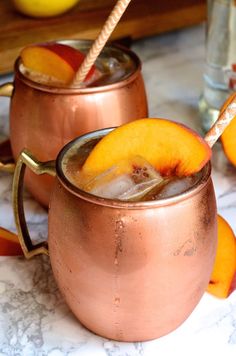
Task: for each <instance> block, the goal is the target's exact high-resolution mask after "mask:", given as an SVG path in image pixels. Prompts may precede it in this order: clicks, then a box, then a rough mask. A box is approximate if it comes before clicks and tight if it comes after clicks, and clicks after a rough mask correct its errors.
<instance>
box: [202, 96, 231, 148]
mask: <svg viewBox="0 0 236 356" xmlns="http://www.w3.org/2000/svg"><path fill="white" fill-rule="evenodd" d="M234 117H236V93H233V94H232V95H231V96H230V97H229V98H228V100H227V101H226V102H225V104H224V105H223V107H222V109H221V111H220V114H219V117H218V119H217V120H216V122H215V123H214V125H213V126H212V127H211V128H210V130H209V131H208V132H207V134H206V136H205V141H206V142H207V143H208V145H209V146H210V147H212V146H213V145H214V143H215V142H216V141H217V140H218V138H219V137H220V136H221V135H222V133H223V132H224V130H225V129H226V127H227V126H228V125H229V123H230V122H231V121H232V120H233V118H234Z"/></svg>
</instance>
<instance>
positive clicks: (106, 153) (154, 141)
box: [81, 118, 211, 177]
mask: <svg viewBox="0 0 236 356" xmlns="http://www.w3.org/2000/svg"><path fill="white" fill-rule="evenodd" d="M133 156H141V157H143V158H144V159H145V160H146V161H147V162H149V163H150V164H151V165H152V166H153V167H154V168H155V169H156V170H157V171H158V172H159V173H160V174H161V175H162V176H178V177H183V176H188V175H192V174H194V173H196V172H198V171H200V170H201V168H202V167H203V166H204V165H205V164H206V163H207V162H208V161H209V159H210V158H211V149H210V147H209V146H208V145H207V143H206V142H205V140H204V139H203V138H202V137H201V136H200V135H198V134H197V133H196V132H194V131H193V130H191V129H189V128H187V127H185V126H184V125H182V124H179V123H176V122H173V121H170V120H167V119H159V118H149V119H139V120H135V121H132V122H130V123H128V124H124V125H122V126H120V127H118V128H116V129H114V130H113V131H111V132H110V133H109V134H108V135H106V136H105V137H103V138H102V139H101V140H100V141H99V142H98V143H97V145H96V146H95V147H94V148H93V150H92V151H91V152H90V154H89V156H88V158H87V159H86V161H85V163H84V165H83V167H82V170H81V174H82V175H84V176H86V175H88V176H89V175H90V176H93V175H94V176H96V175H98V174H101V173H102V172H103V171H106V170H107V169H109V168H110V167H112V166H113V165H115V164H117V163H118V162H119V161H120V160H129V159H130V158H131V157H133Z"/></svg>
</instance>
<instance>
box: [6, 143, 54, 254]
mask: <svg viewBox="0 0 236 356" xmlns="http://www.w3.org/2000/svg"><path fill="white" fill-rule="evenodd" d="M26 166H27V167H28V168H30V169H31V170H32V171H33V172H34V173H35V174H37V175H41V174H45V173H46V174H49V175H51V176H53V177H55V175H56V170H55V161H47V162H40V161H38V160H37V159H36V158H34V157H33V156H32V154H31V153H30V152H29V151H28V150H26V149H24V150H23V151H22V152H21V153H20V155H19V158H18V159H17V162H16V166H15V171H14V177H13V189H12V190H13V199H12V201H13V210H14V217H15V223H16V227H17V231H18V236H19V241H20V244H21V248H22V250H23V253H24V255H25V257H26V258H27V259H29V258H31V257H33V256H36V255H40V254H45V255H49V252H48V244H47V241H44V242H40V243H38V244H36V245H34V244H33V243H32V240H31V237H30V234H29V230H28V227H27V223H26V220H25V212H24V205H23V183H24V175H25V168H26Z"/></svg>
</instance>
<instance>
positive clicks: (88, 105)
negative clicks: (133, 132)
mask: <svg viewBox="0 0 236 356" xmlns="http://www.w3.org/2000/svg"><path fill="white" fill-rule="evenodd" d="M60 42H61V43H65V44H69V45H71V46H74V47H76V48H79V49H84V50H85V51H86V50H88V48H90V46H91V41H87V40H77V41H76V40H68V41H60ZM110 52H112V53H114V55H115V54H116V53H118V54H119V53H123V54H125V56H126V57H127V58H130V59H131V61H132V62H133V64H134V68H133V71H132V72H131V73H130V74H129V75H126V76H125V77H124V78H123V79H122V80H119V81H117V82H115V83H113V84H107V85H103V86H97V87H88V88H82V89H75V88H68V87H67V88H62V87H60V88H57V87H50V86H47V85H42V84H38V83H36V82H34V81H32V80H30V79H29V78H27V77H26V76H24V75H23V74H22V72H21V71H20V70H19V64H20V59H19V58H18V59H17V60H16V63H15V79H14V84H11V83H7V84H5V85H4V86H2V87H1V88H0V95H5V96H11V104H10V142H11V148H12V152H13V156H14V159H15V160H16V159H17V157H18V155H19V154H20V152H21V150H22V149H23V148H28V149H29V150H30V151H31V152H32V153H33V154H34V155H36V156H37V157H38V158H39V159H40V160H42V161H44V160H53V159H55V158H56V156H57V154H58V152H59V151H60V149H61V148H62V147H63V146H64V145H65V144H66V143H67V142H69V141H71V140H72V139H74V138H75V137H77V136H80V135H82V134H84V133H86V132H90V131H93V130H97V129H100V128H106V127H111V126H119V125H121V124H124V123H127V122H129V121H132V120H133V119H134V118H135V119H138V118H144V117H147V116H148V109H147V98H146V91H145V87H144V82H143V77H142V74H141V62H140V60H139V58H138V57H137V56H136V54H135V53H134V52H132V51H130V50H129V49H126V48H124V47H121V46H117V45H107V46H106V47H105V48H104V50H103V51H102V53H101V55H100V56H104V57H106V56H109V53H110ZM1 166H2V169H4V168H5V169H7V168H10V169H11V166H10V167H9V165H8V167H6V166H4V165H3V164H2V165H1ZM0 168H1V167H0ZM52 184H53V179H52V177H48V176H46V177H37V178H35V177H34V178H33V176H32V173H31V172H27V174H26V186H27V188H28V189H29V191H30V192H31V193H32V195H33V196H34V197H35V198H36V199H37V200H38V201H39V202H40V203H41V204H43V205H45V206H48V202H49V197H50V192H51V189H52Z"/></svg>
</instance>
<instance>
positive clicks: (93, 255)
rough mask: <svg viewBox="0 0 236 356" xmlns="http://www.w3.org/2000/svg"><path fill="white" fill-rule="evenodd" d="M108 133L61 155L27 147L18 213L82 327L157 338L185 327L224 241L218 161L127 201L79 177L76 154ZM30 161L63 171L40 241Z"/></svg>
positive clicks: (37, 167) (21, 228)
mask: <svg viewBox="0 0 236 356" xmlns="http://www.w3.org/2000/svg"><path fill="white" fill-rule="evenodd" d="M109 131H110V129H105V130H100V131H97V132H92V133H89V134H87V135H84V136H82V137H80V138H77V139H75V140H74V141H72V142H70V143H69V144H67V145H66V146H65V147H64V148H63V149H62V150H61V152H60V153H59V155H58V157H57V159H56V162H52V161H50V162H39V161H38V160H37V159H35V158H34V157H33V156H32V154H31V153H30V152H28V151H27V150H25V151H23V152H22V153H21V155H20V157H19V159H18V161H17V164H16V169H15V174H14V182H13V185H14V186H13V205H14V214H15V221H16V225H17V229H18V234H19V238H20V242H21V246H22V249H23V251H24V254H25V257H26V258H31V257H32V256H34V255H37V254H42V253H44V254H47V255H48V254H49V257H50V261H51V265H52V270H53V273H54V276H55V279H56V282H57V284H58V286H59V289H60V291H61V293H62V294H63V296H64V297H65V300H66V302H67V304H68V306H69V307H70V308H71V310H72V312H73V313H74V314H75V315H76V317H77V318H78V319H79V320H80V322H81V323H82V324H83V325H85V326H86V327H87V328H88V329H90V330H91V331H93V332H94V333H96V334H98V335H101V336H104V337H107V338H111V339H115V340H121V341H144V340H150V339H154V338H158V337H160V336H162V335H165V334H167V333H169V332H170V331H172V330H174V329H175V328H177V327H178V326H179V325H180V324H181V323H182V322H183V321H184V320H185V319H186V318H187V317H188V316H189V315H190V314H191V312H192V311H193V309H194V308H195V306H196V305H197V304H198V302H199V300H200V299H201V297H202V295H203V293H204V291H205V289H206V287H207V285H208V282H209V279H210V274H211V271H212V267H213V262H214V257H215V252H216V243H217V220H216V216H217V213H216V200H215V194H214V189H213V184H212V180H211V166H210V163H208V164H207V165H206V166H205V167H204V169H203V171H202V176H201V178H200V179H199V181H198V182H197V183H196V184H195V185H194V186H193V187H192V188H190V189H189V190H188V191H186V192H185V193H182V194H179V195H176V196H173V197H170V198H166V199H161V200H157V201H148V202H147V201H146V202H122V201H118V200H110V199H104V198H100V197H97V196H94V195H91V194H89V193H86V192H84V191H82V190H80V189H79V188H78V187H77V186H76V185H75V184H74V183H73V182H72V180H71V178H70V176H69V175H68V173H67V172H68V170H67V162H68V158H69V157H70V156H72V155H74V152H78V149H79V147H81V146H82V145H83V144H84V143H87V142H89V141H90V140H92V139H94V138H101V137H102V136H103V135H104V134H107V133H108V132H109ZM26 166H28V167H29V168H30V169H31V170H32V171H33V172H34V173H36V174H39V175H41V174H44V173H47V174H50V175H53V176H55V177H56V179H55V181H54V188H53V191H52V195H51V200H50V208H49V232H48V244H47V242H44V243H41V244H38V245H33V243H32V241H31V238H30V235H29V233H28V229H27V225H26V222H25V217H24V209H23V201H22V186H23V179H24V170H25V167H26ZM45 278H46V276H45Z"/></svg>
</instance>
